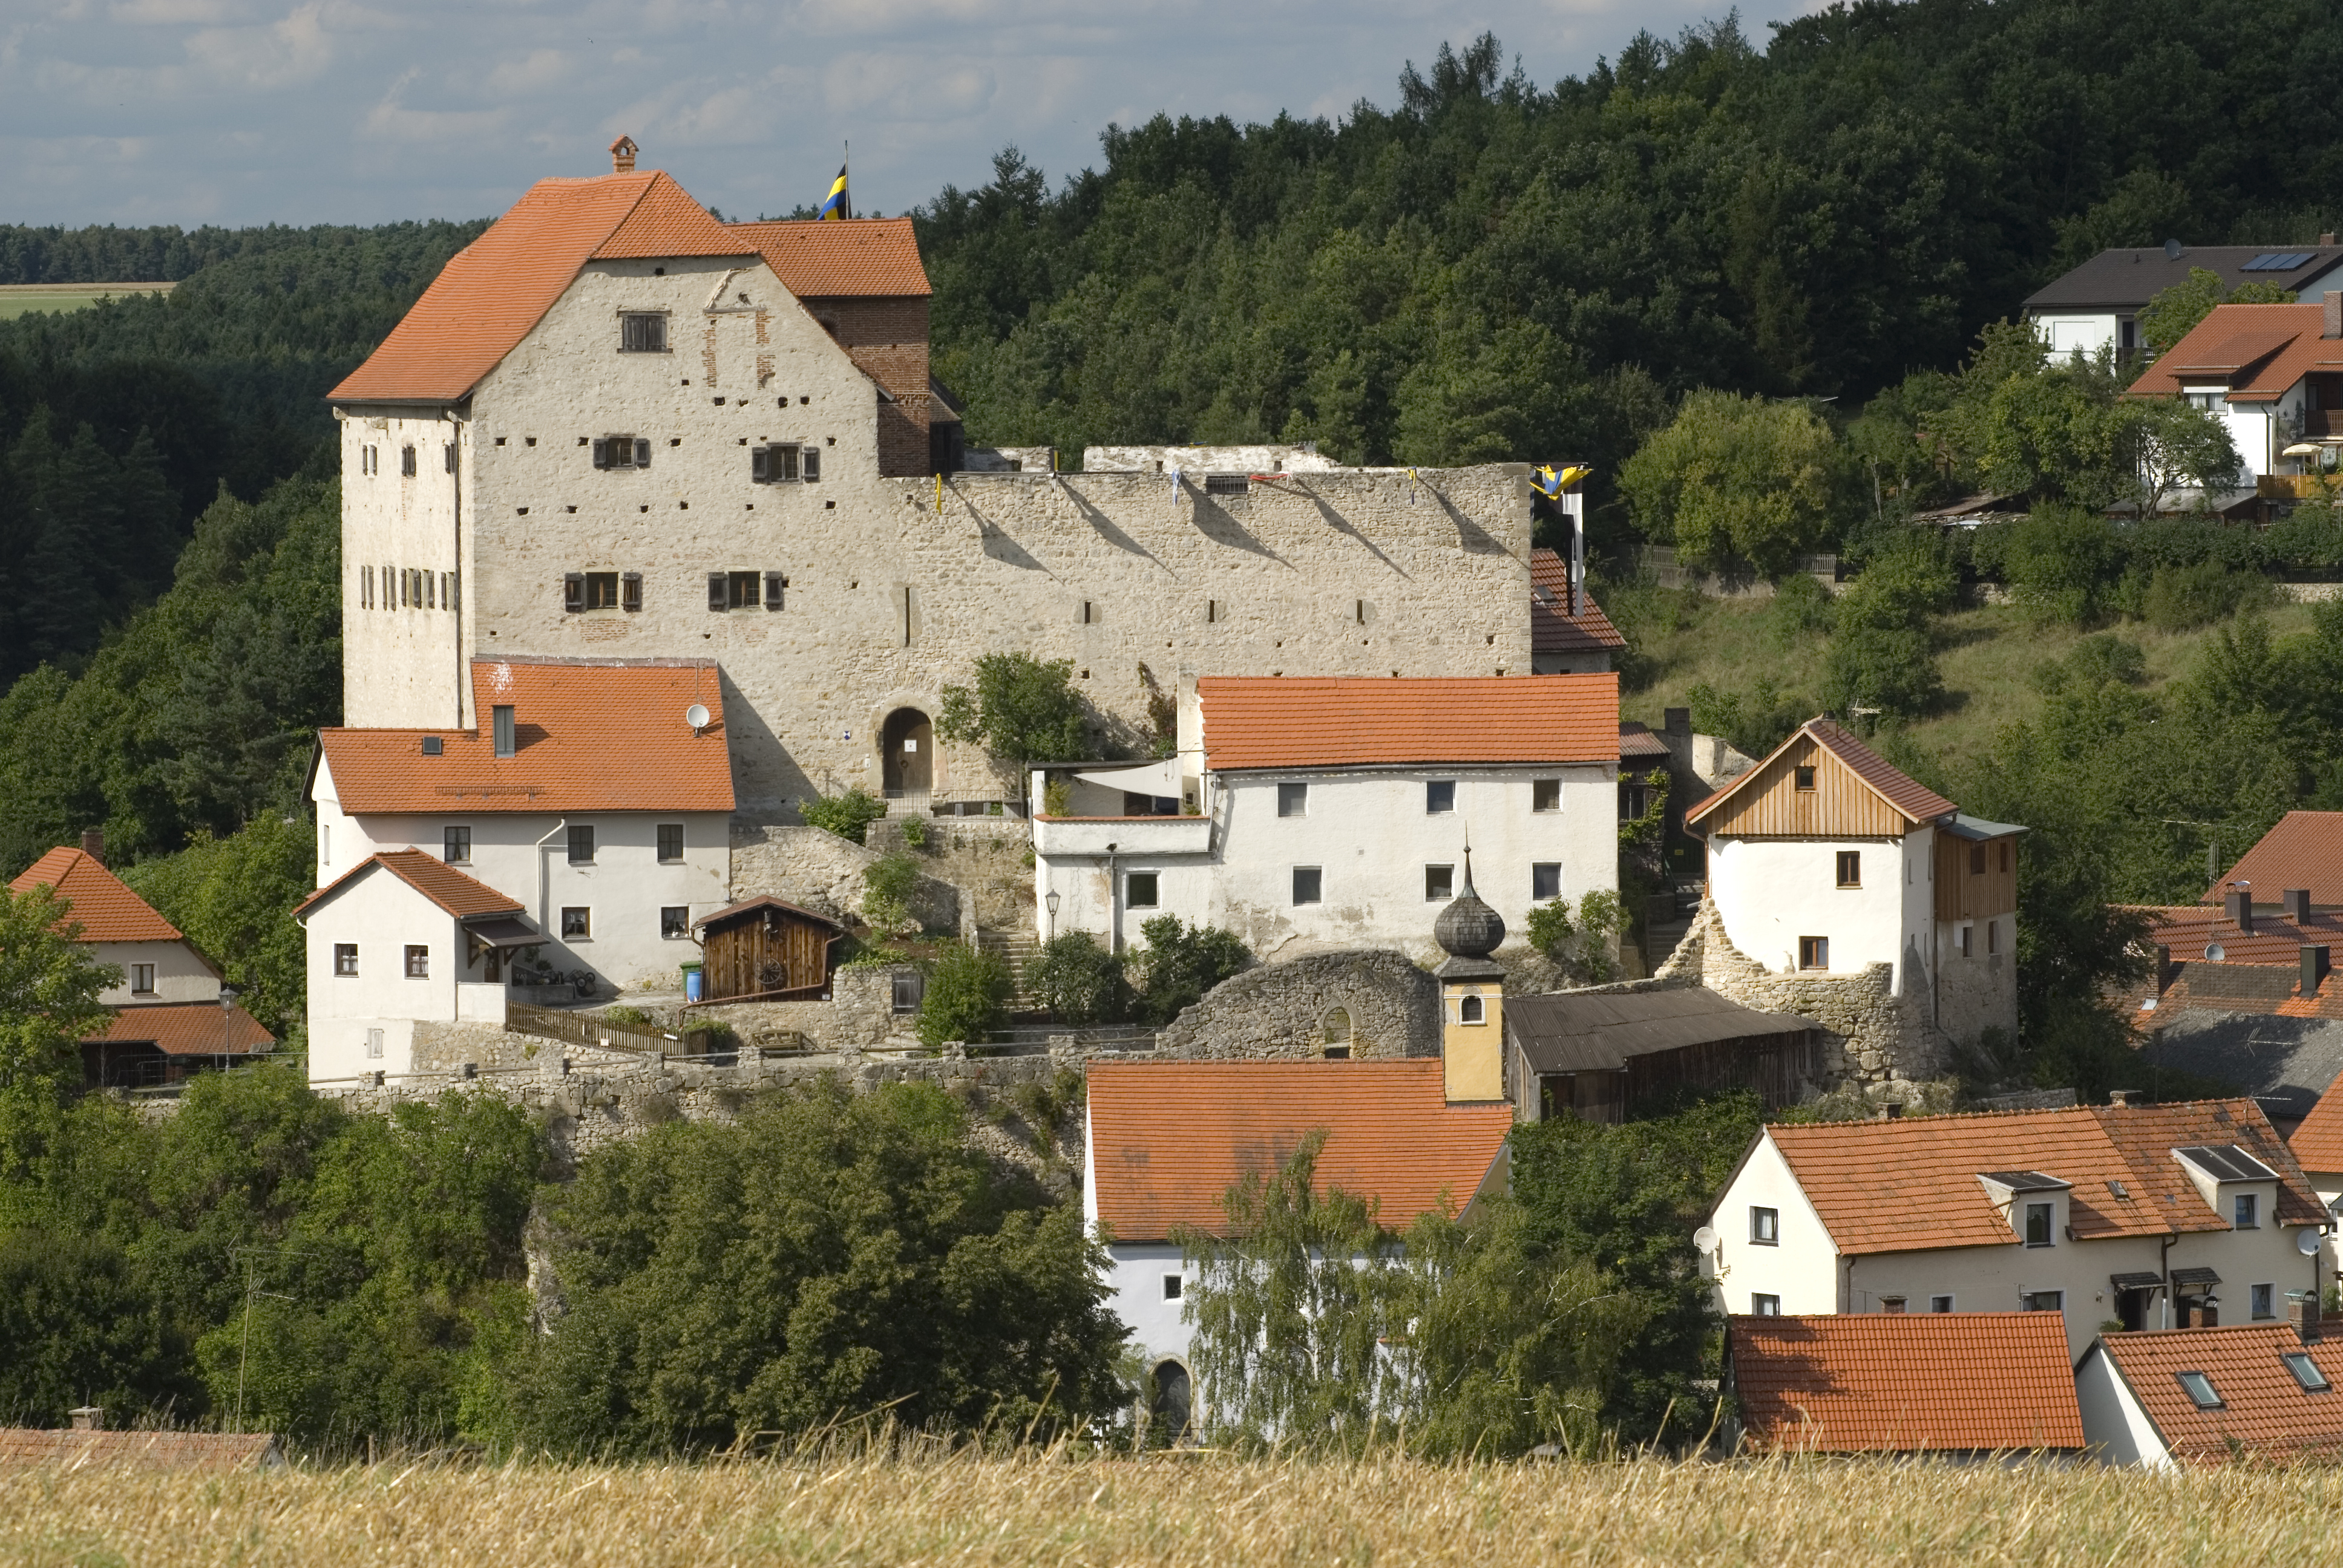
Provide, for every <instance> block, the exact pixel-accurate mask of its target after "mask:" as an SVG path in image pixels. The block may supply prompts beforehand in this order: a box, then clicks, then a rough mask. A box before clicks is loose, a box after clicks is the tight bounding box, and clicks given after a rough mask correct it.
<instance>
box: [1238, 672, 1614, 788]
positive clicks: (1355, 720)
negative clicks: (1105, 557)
mask: <svg viewBox="0 0 2343 1568" xmlns="http://www.w3.org/2000/svg"><path fill="white" fill-rule="evenodd" d="M1196 695H1197V699H1198V700H1199V701H1200V703H1201V704H1202V709H1203V718H1204V750H1205V766H1206V767H1208V768H1211V769H1214V770H1216V771H1221V770H1227V769H1245V768H1339V767H1343V766H1356V765H1362V764H1365V765H1373V764H1393V763H1447V762H1456V763H1476V762H1479V763H1503V762H1531V763H1537V762H1616V761H1617V760H1618V759H1619V678H1618V677H1617V676H1616V675H1614V674H1610V673H1607V672H1606V673H1604V674H1600V675H1529V676H1488V677H1478V678H1462V679H1417V680H1406V679H1400V680H1377V679H1373V678H1368V677H1362V676H1346V677H1338V678H1295V679H1281V678H1271V679H1262V678H1257V677H1242V678H1240V677H1230V676H1207V677H1206V678H1203V679H1202V680H1200V681H1198V682H1197V683H1196Z"/></svg>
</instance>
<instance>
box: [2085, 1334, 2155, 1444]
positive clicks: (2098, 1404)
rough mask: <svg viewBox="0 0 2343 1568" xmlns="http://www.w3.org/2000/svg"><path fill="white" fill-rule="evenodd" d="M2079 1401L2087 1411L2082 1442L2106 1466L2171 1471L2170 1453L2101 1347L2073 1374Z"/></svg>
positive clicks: (2091, 1350) (2088, 1355)
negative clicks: (2122, 1465) (2133, 1465)
mask: <svg viewBox="0 0 2343 1568" xmlns="http://www.w3.org/2000/svg"><path fill="white" fill-rule="evenodd" d="M2075 1397H2076V1400H2077V1402H2078V1403H2080V1404H2081V1406H2082V1410H2083V1441H2084V1442H2086V1443H2087V1444H2088V1445H2089V1446H2090V1447H2091V1448H2092V1449H2093V1450H2095V1451H2096V1454H2095V1457H2097V1459H2098V1461H2099V1462H2101V1463H2103V1464H2138V1465H2145V1466H2147V1468H2149V1469H2152V1470H2170V1469H2172V1468H2173V1462H2172V1454H2171V1451H2170V1450H2168V1449H2167V1448H2166V1447H2165V1446H2164V1439H2163V1438H2162V1437H2161V1436H2159V1435H2158V1434H2157V1430H2156V1423H2155V1422H2152V1421H2150V1420H2149V1419H2148V1416H2147V1411H2146V1410H2145V1409H2143V1408H2141V1405H2140V1402H2139V1400H2138V1399H2137V1397H2136V1396H2135V1395H2134V1394H2133V1393H2132V1392H2131V1385H2130V1384H2129V1383H2127V1382H2125V1381H2124V1375H2123V1373H2122V1372H2118V1371H2117V1370H2116V1363H2115V1362H2114V1360H2113V1358H2111V1357H2110V1356H2108V1354H2107V1351H2106V1349H2105V1348H2104V1347H2103V1346H2100V1345H2097V1344H2095V1345H2093V1346H2092V1347H2091V1348H2090V1350H2088V1351H2087V1352H2084V1356H2083V1361H2082V1364H2081V1365H2079V1366H2077V1368H2076V1369H2075Z"/></svg>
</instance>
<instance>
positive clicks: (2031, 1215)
mask: <svg viewBox="0 0 2343 1568" xmlns="http://www.w3.org/2000/svg"><path fill="white" fill-rule="evenodd" d="M2057 1218H2058V1206H2057V1205H2056V1203H2028V1204H2027V1205H2026V1245H2027V1246H2029V1247H2047V1246H2051V1245H2054V1244H2055V1239H2054V1237H2053V1236H2052V1233H2051V1231H2052V1227H2053V1226H2055V1225H2056V1223H2057Z"/></svg>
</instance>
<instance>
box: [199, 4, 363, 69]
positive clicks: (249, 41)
mask: <svg viewBox="0 0 2343 1568" xmlns="http://www.w3.org/2000/svg"><path fill="white" fill-rule="evenodd" d="M325 9H326V7H325V4H324V0H311V4H309V5H301V6H297V7H295V8H294V9H293V10H292V11H290V12H288V13H287V14H286V15H284V16H283V17H282V18H280V19H278V20H277V21H275V22H272V23H270V24H268V25H266V26H265V27H234V28H206V29H205V30H204V31H201V32H198V33H195V34H193V35H190V36H189V37H188V39H187V57H188V58H189V59H191V60H193V61H195V62H196V64H197V65H201V66H205V67H206V68H208V69H209V71H210V72H211V73H212V74H213V75H216V76H218V77H221V78H224V79H226V80H227V81H231V82H234V83H236V84H237V85H241V86H245V87H257V88H260V89H262V90H264V91H265V90H267V89H269V88H275V87H287V86H292V85H296V84H297V83H302V82H307V81H311V80H314V79H315V78H316V77H317V76H319V75H323V74H324V72H325V70H326V68H327V66H328V65H332V64H333V63H334V45H333V41H332V39H331V37H330V36H329V35H327V30H326V25H325V21H324V12H325Z"/></svg>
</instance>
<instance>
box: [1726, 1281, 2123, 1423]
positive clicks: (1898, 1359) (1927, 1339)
mask: <svg viewBox="0 0 2343 1568" xmlns="http://www.w3.org/2000/svg"><path fill="white" fill-rule="evenodd" d="M1725 1336H1726V1339H1727V1341H1728V1353H1729V1354H1730V1356H1731V1358H1732V1363H1733V1392H1734V1393H1735V1397H1736V1398H1737V1399H1738V1400H1739V1402H1740V1404H1741V1419H1742V1423H1743V1437H1742V1442H1743V1445H1744V1446H1745V1447H1746V1448H1749V1449H1753V1450H1755V1451H1757V1452H1815V1453H1911V1452H1929V1451H1936V1452H1942V1451H1946V1450H1951V1451H1956V1452H2029V1451H2032V1450H2036V1449H2074V1448H2080V1447H2082V1446H2083V1412H2082V1409H2081V1407H2080V1405H2079V1404H2078V1403H2077V1401H2076V1397H2075V1378H2074V1373H2073V1372H2072V1370H2071V1369H2070V1367H2069V1366H2068V1363H2067V1361H2066V1320H2065V1318H2064V1317H2063V1316H2062V1315H2061V1314H2060V1313H2057V1312H1848V1313H1834V1314H1830V1315H1827V1316H1825V1315H1816V1316H1805V1317H1786V1316H1785V1317H1766V1318H1756V1317H1735V1318H1732V1319H1729V1320H1727V1322H1726V1326H1725Z"/></svg>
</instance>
